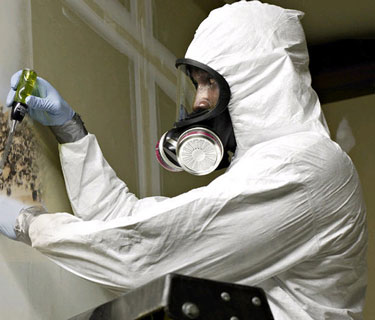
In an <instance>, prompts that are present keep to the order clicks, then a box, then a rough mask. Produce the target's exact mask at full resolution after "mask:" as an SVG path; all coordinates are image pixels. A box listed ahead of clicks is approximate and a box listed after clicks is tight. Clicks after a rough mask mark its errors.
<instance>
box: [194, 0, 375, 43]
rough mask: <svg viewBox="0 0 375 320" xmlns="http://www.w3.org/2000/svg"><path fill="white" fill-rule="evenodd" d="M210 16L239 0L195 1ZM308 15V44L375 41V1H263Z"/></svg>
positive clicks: (306, 23)
mask: <svg viewBox="0 0 375 320" xmlns="http://www.w3.org/2000/svg"><path fill="white" fill-rule="evenodd" d="M194 2H195V3H196V4H197V5H199V6H200V7H201V8H202V9H204V10H205V11H206V12H207V13H208V12H209V11H210V10H212V9H213V8H215V7H219V6H221V5H223V4H225V3H233V2H236V1H235V0H219V1H217V0H194ZM262 2H267V3H270V4H275V5H278V6H281V7H284V8H288V9H297V10H301V11H303V12H305V17H304V18H303V20H302V24H303V26H304V29H305V33H306V38H307V41H308V43H309V44H310V45H311V44H317V43H324V42H331V41H334V40H339V39H363V38H366V39H368V38H373V39H375V1H374V0H357V1H353V0H351V1H349V0H328V1H327V0H325V1H322V0H269V1H262Z"/></svg>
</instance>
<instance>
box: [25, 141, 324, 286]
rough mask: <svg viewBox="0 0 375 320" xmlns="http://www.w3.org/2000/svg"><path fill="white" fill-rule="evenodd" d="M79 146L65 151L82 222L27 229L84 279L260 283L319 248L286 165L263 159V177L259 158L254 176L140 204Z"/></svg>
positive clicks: (46, 221) (61, 218)
mask: <svg viewBox="0 0 375 320" xmlns="http://www.w3.org/2000/svg"><path fill="white" fill-rule="evenodd" d="M82 140H85V141H81V142H80V143H75V144H74V145H71V146H66V147H67V149H65V148H63V147H62V150H61V153H62V157H61V159H62V163H63V167H64V175H65V177H66V180H67V188H68V190H69V196H70V197H71V201H72V203H73V207H74V208H75V209H74V210H75V213H76V215H75V216H73V215H71V214H68V213H55V214H41V215H39V216H35V217H32V218H31V219H30V218H29V219H30V220H29V222H28V230H27V232H28V235H29V238H30V243H31V245H32V246H33V247H35V248H36V249H38V250H39V251H41V252H42V253H43V254H45V255H47V256H48V257H50V258H51V259H52V260H53V261H55V262H56V263H57V264H59V265H60V266H62V267H64V268H65V269H67V270H69V271H71V272H73V273H75V274H77V275H79V276H81V277H83V278H86V279H88V280H91V281H94V282H97V283H100V284H102V285H105V286H108V287H111V288H115V289H119V290H128V289H132V288H134V287H137V286H139V285H141V284H143V283H145V282H148V281H149V280H151V279H154V278H156V277H158V276H162V275H164V274H166V273H169V272H178V273H182V274H187V275H195V276H201V277H205V278H211V279H221V280H225V281H231V282H238V281H240V280H244V279H247V283H252V284H256V283H259V282H261V281H263V280H265V279H268V278H270V277H273V276H274V275H276V274H279V273H281V272H283V271H285V270H287V269H289V268H291V267H292V266H294V265H296V264H298V263H299V262H301V261H303V260H305V259H308V258H309V257H311V256H312V255H314V254H315V253H316V252H317V251H318V243H317V239H316V228H315V222H314V214H313V210H311V206H310V200H309V198H308V196H307V193H306V190H305V186H304V184H303V183H301V182H300V175H299V174H297V173H295V172H294V171H293V170H289V169H287V168H286V167H288V165H286V164H285V163H280V162H278V161H276V160H275V159H273V158H272V157H271V158H270V160H265V159H264V158H262V159H260V160H259V161H261V166H262V168H264V167H266V168H272V169H267V170H266V171H264V170H263V169H262V170H260V171H261V172H260V171H259V170H258V171H257V169H256V167H257V165H258V164H257V163H256V161H257V160H254V161H255V162H254V163H247V162H244V165H245V167H247V166H249V165H251V167H252V168H253V170H247V171H244V170H243V169H244V168H242V165H241V164H240V165H236V166H234V167H233V168H232V169H230V170H229V171H228V172H227V173H225V174H223V175H222V176H220V177H219V178H217V179H215V180H214V181H213V182H212V183H211V184H209V185H208V186H206V187H202V188H199V189H193V190H191V191H190V192H187V193H184V194H182V195H179V196H177V197H174V198H165V199H163V201H159V200H160V199H158V198H146V199H141V200H139V199H137V198H136V197H135V196H134V195H133V194H131V193H129V191H128V189H127V187H126V185H125V184H124V183H123V182H121V181H120V180H119V179H118V178H117V177H116V176H115V174H114V172H113V171H112V169H111V168H110V167H109V166H108V164H107V163H106V162H105V160H104V159H103V157H102V155H101V153H100V152H99V147H98V146H97V144H96V141H95V138H94V137H93V136H89V137H87V139H86V138H84V139H82ZM81 143H82V145H81ZM76 148H77V149H78V150H77V151H76ZM71 157H72V158H73V157H75V160H74V166H78V168H77V169H74V168H71V167H74V166H73V163H71V162H70V160H69V159H70V158H71ZM72 161H73V160H72ZM266 161H270V162H272V163H268V164H267V163H265V162H266ZM273 162H275V163H273ZM229 186H230V187H229ZM93 195H94V198H92V196H93ZM87 198H91V200H88V199H87ZM93 199H94V200H93ZM101 211H103V212H101ZM104 212H105V213H104ZM98 217H99V218H100V219H99V218H98Z"/></svg>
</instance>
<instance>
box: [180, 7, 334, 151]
mask: <svg viewBox="0 0 375 320" xmlns="http://www.w3.org/2000/svg"><path fill="white" fill-rule="evenodd" d="M302 16H303V13H302V12H300V11H296V10H289V9H283V8H280V7H277V6H274V5H269V4H263V3H261V2H259V1H249V2H248V1H240V2H236V3H234V4H231V5H225V6H223V7H221V8H219V9H215V10H213V11H212V12H211V13H210V15H209V16H208V17H207V18H206V19H205V20H204V21H203V22H202V23H201V25H200V26H199V27H198V29H197V30H196V33H195V35H194V39H193V41H192V42H191V44H190V46H189V48H188V50H187V52H186V55H185V58H188V59H193V60H197V61H199V62H201V63H204V64H206V65H208V66H209V67H211V68H213V69H214V70H216V71H217V72H219V73H220V74H221V75H222V76H223V77H224V78H225V80H226V81H227V82H228V84H229V87H230V89H231V99H230V102H229V104H228V109H229V113H230V116H231V119H232V123H233V130H234V134H235V137H236V142H237V151H236V154H237V156H238V155H240V154H242V153H244V152H246V151H247V150H248V149H249V148H251V147H252V146H254V145H256V144H259V143H262V142H264V141H268V140H271V139H274V138H277V137H280V136H283V135H288V134H292V133H296V132H301V131H315V132H318V133H320V134H323V135H326V136H329V132H328V128H327V125H326V122H325V119H324V116H323V113H322V110H321V107H320V102H319V99H318V97H317V95H316V93H315V91H314V90H313V89H312V87H311V76H310V72H309V68H308V64H309V56H308V51H307V46H306V40H305V35H304V32H303V29H302V26H301V23H300V19H301V18H302Z"/></svg>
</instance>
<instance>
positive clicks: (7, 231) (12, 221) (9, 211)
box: [0, 197, 24, 240]
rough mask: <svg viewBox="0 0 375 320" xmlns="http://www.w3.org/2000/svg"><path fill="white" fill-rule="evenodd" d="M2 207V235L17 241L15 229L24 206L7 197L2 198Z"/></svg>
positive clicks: (0, 216) (0, 200)
mask: <svg viewBox="0 0 375 320" xmlns="http://www.w3.org/2000/svg"><path fill="white" fill-rule="evenodd" d="M0 205H1V212H0V233H2V234H3V235H5V236H6V237H8V238H10V239H13V240H16V233H15V231H14V227H15V226H16V220H17V217H18V215H19V213H20V210H21V209H23V207H24V205H23V204H22V203H21V202H18V201H15V200H13V199H11V198H5V197H4V198H3V197H1V198H0Z"/></svg>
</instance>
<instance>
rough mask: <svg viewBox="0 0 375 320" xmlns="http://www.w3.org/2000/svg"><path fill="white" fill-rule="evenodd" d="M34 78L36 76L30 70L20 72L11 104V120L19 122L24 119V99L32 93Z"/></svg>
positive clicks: (25, 106) (25, 109) (25, 108)
mask: <svg viewBox="0 0 375 320" xmlns="http://www.w3.org/2000/svg"><path fill="white" fill-rule="evenodd" d="M36 78H37V74H36V72H35V71H33V70H30V69H24V70H22V74H21V77H20V80H19V82H18V86H17V90H16V94H15V96H14V101H13V103H12V112H11V119H12V120H17V121H19V122H21V121H22V119H23V118H24V116H25V114H26V111H27V105H26V98H27V97H28V96H29V95H31V93H32V92H33V90H34V87H35V85H36Z"/></svg>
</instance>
